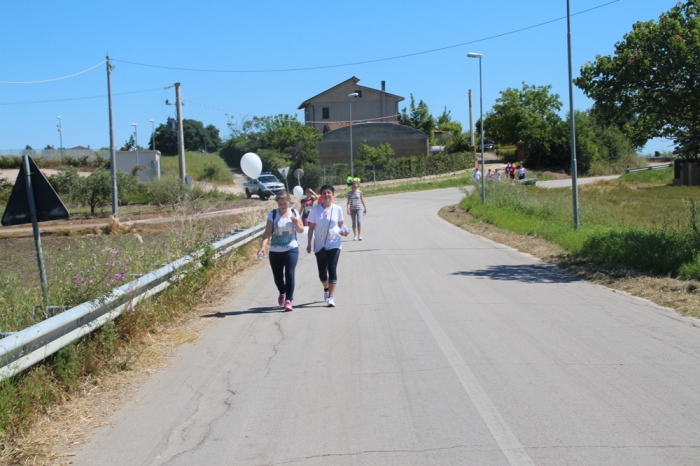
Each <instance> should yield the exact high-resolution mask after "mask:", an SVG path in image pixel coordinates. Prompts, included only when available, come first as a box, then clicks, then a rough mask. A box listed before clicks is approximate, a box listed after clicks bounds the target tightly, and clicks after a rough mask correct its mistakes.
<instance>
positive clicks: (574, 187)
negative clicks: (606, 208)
mask: <svg viewBox="0 0 700 466" xmlns="http://www.w3.org/2000/svg"><path fill="white" fill-rule="evenodd" d="M566 29H567V39H568V47H569V119H570V122H571V202H572V204H573V209H574V230H578V228H579V217H578V173H576V172H577V171H578V167H577V164H576V123H575V122H574V80H573V75H572V71H571V5H570V1H569V0H566Z"/></svg>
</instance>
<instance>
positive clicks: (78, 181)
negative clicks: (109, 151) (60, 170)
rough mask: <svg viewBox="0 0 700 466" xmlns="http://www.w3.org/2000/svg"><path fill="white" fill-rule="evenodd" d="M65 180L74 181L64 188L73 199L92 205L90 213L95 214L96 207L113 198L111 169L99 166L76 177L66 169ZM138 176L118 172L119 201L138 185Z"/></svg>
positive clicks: (105, 203) (123, 199)
mask: <svg viewBox="0 0 700 466" xmlns="http://www.w3.org/2000/svg"><path fill="white" fill-rule="evenodd" d="M65 173H66V176H65V178H66V179H65V180H64V181H67V182H70V183H72V186H68V187H67V188H63V189H64V190H65V189H67V190H68V194H69V195H70V197H71V199H73V201H75V202H77V203H79V204H81V205H87V206H90V213H91V214H94V213H95V209H96V208H98V207H104V206H105V205H107V204H108V203H109V202H110V201H111V200H112V177H111V173H110V172H109V170H106V169H104V168H99V169H97V170H95V171H94V172H92V173H91V174H90V175H89V176H86V177H84V178H83V177H77V178H76V177H75V176H73V175H74V174H73V173H71V172H70V171H66V172H65ZM137 185H138V181H137V180H136V177H134V176H132V175H130V174H128V173H124V172H122V171H118V172H117V195H118V199H117V200H118V202H119V203H120V204H123V203H124V201H125V199H126V197H127V196H128V195H129V194H131V193H132V192H133V191H134V190H135V189H136V187H137Z"/></svg>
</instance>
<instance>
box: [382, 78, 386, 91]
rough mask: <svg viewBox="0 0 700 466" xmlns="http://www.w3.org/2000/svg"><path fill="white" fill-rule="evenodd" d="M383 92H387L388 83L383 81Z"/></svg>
mask: <svg viewBox="0 0 700 466" xmlns="http://www.w3.org/2000/svg"><path fill="white" fill-rule="evenodd" d="M382 92H386V81H382Z"/></svg>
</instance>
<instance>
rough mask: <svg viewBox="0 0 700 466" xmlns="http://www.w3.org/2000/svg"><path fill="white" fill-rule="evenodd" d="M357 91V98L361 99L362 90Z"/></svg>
mask: <svg viewBox="0 0 700 466" xmlns="http://www.w3.org/2000/svg"><path fill="white" fill-rule="evenodd" d="M355 92H357V98H358V99H361V98H362V91H355Z"/></svg>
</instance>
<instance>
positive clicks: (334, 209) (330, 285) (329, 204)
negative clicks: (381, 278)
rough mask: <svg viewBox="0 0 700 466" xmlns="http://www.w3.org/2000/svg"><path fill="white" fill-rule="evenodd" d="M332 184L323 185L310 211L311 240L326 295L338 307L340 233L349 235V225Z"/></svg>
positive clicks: (326, 298)
mask: <svg viewBox="0 0 700 466" xmlns="http://www.w3.org/2000/svg"><path fill="white" fill-rule="evenodd" d="M334 199H335V189H334V188H333V186H330V185H324V186H322V187H321V203H320V204H317V205H316V206H314V208H313V209H311V213H310V214H309V244H308V246H307V247H306V252H308V253H310V252H311V247H312V245H313V248H314V254H316V265H317V266H318V276H319V278H320V279H321V283H323V298H324V299H325V301H326V305H328V307H335V298H334V296H335V287H336V285H337V283H338V274H337V271H336V269H337V267H338V259H339V258H340V246H341V240H340V237H341V236H347V235H348V233H349V229H347V228H344V227H343V224H344V222H343V209H341V208H340V206H337V205H335V204H333V200H334Z"/></svg>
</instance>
